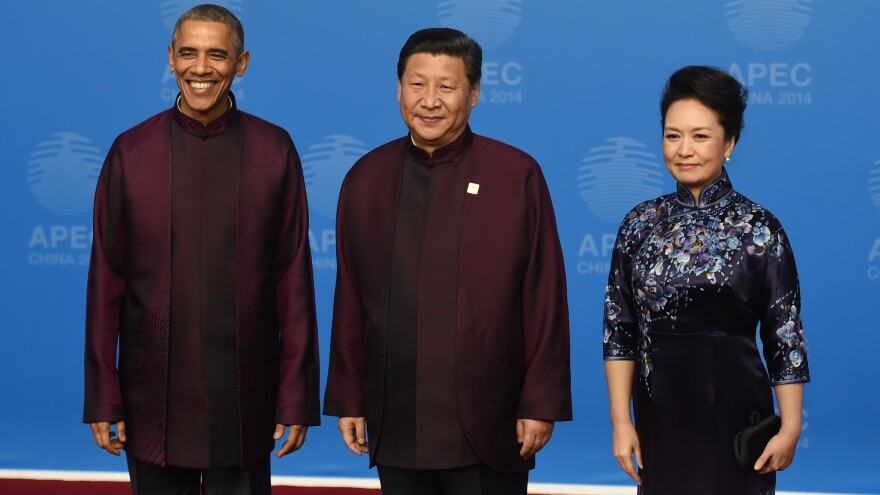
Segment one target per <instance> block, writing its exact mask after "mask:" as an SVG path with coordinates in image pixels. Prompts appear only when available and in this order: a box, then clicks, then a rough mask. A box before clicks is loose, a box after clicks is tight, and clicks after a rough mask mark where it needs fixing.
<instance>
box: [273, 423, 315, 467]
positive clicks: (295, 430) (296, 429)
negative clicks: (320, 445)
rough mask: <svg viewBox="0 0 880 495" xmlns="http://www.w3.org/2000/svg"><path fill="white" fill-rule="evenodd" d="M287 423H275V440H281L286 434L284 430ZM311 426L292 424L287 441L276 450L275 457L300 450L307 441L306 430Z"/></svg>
mask: <svg viewBox="0 0 880 495" xmlns="http://www.w3.org/2000/svg"><path fill="white" fill-rule="evenodd" d="M285 428H287V425H282V424H277V425H275V434H274V435H272V437H273V438H275V440H281V437H283V436H284V430H285ZM308 429H309V427H308V426H306V425H290V433H289V434H288V435H287V441H286V442H284V445H282V446H281V448H280V449H278V451H277V452H275V457H277V458H279V459H280V458H282V457H284V456H286V455H287V454H289V453H291V452H295V451H297V450H299V448H300V447H302V446H303V444H304V443H306V431H308Z"/></svg>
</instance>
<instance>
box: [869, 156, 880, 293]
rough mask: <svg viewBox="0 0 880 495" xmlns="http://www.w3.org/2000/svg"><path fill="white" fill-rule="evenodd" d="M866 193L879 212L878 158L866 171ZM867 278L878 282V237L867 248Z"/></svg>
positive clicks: (879, 183) (879, 261) (879, 177)
mask: <svg viewBox="0 0 880 495" xmlns="http://www.w3.org/2000/svg"><path fill="white" fill-rule="evenodd" d="M868 194H869V197H870V199H871V202H872V203H874V206H875V207H876V208H877V212H878V213H880V160H877V161H875V162H874V167H873V168H872V169H871V170H870V171H869V172H868ZM868 280H873V281H875V282H880V237H877V238H876V239H874V243H873V245H872V246H871V248H870V249H869V250H868Z"/></svg>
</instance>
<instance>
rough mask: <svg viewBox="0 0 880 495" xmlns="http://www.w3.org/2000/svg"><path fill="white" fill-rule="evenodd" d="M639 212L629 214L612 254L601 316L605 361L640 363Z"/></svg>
mask: <svg viewBox="0 0 880 495" xmlns="http://www.w3.org/2000/svg"><path fill="white" fill-rule="evenodd" d="M637 216H638V212H637V211H636V210H633V211H632V212H630V213H629V214H628V215H627V217H626V218H625V219H624V221H623V222H622V223H621V225H620V229H619V230H618V232H617V240H616V241H615V243H614V249H613V251H612V253H611V269H610V271H609V274H608V284H607V285H606V286H605V309H604V311H603V315H602V335H603V338H602V355H603V357H604V358H605V359H606V360H612V359H628V360H632V359H637V358H638V354H639V329H638V317H637V314H636V309H635V305H634V304H633V289H632V252H631V249H632V244H633V243H632V242H631V240H630V238H631V237H632V223H633V221H634V220H635V219H636V218H637Z"/></svg>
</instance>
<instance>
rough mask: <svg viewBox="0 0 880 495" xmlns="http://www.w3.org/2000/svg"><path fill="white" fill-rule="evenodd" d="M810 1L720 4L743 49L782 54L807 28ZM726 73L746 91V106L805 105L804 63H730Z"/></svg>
mask: <svg viewBox="0 0 880 495" xmlns="http://www.w3.org/2000/svg"><path fill="white" fill-rule="evenodd" d="M812 4H813V2H812V0H737V1H733V2H728V3H726V4H725V5H724V15H725V17H727V25H728V27H729V28H730V30H731V32H732V33H733V36H734V38H736V39H737V40H738V41H739V42H740V43H742V44H743V45H744V46H746V47H748V48H751V49H752V50H755V51H759V52H773V51H776V52H778V51H782V50H785V49H787V48H790V47H791V46H793V45H794V44H795V43H797V42H798V41H799V40H800V39H801V38H802V37H803V35H804V33H805V32H806V30H807V28H808V27H809V25H810V21H811V20H812V14H813V6H812ZM728 71H729V72H730V73H731V74H733V76H734V77H736V78H737V79H739V80H740V82H742V83H743V84H745V85H746V86H747V87H748V88H749V89H750V94H749V104H754V105H809V104H811V103H812V99H813V97H812V94H811V93H810V91H809V86H810V84H812V82H813V68H812V66H811V65H810V64H809V63H807V62H800V61H799V62H793V61H780V60H777V61H773V62H747V63H742V64H741V63H733V64H731V65H730V67H729V69H728Z"/></svg>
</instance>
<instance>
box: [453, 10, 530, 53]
mask: <svg viewBox="0 0 880 495" xmlns="http://www.w3.org/2000/svg"><path fill="white" fill-rule="evenodd" d="M521 5H522V0H445V1H441V2H439V3H438V4H437V15H438V16H439V18H440V22H441V23H442V25H444V26H449V27H454V28H455V29H458V30H461V31H464V32H465V33H466V34H467V35H468V36H470V37H472V38H474V39H475V40H477V42H478V43H479V44H480V46H482V47H483V48H484V49H486V50H491V49H494V48H498V47H499V46H501V45H503V44H504V43H506V42H507V40H509V39H510V38H511V37H512V36H513V33H514V32H515V31H516V28H517V26H519V21H520V17H521V16H522V7H521Z"/></svg>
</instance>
